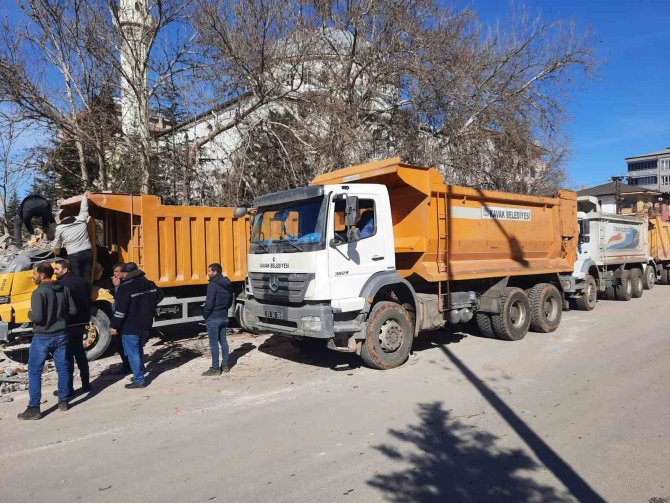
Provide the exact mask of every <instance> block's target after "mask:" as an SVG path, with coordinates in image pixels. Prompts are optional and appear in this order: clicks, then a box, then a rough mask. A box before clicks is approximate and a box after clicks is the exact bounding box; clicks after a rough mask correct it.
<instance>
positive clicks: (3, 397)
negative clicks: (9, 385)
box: [0, 395, 14, 403]
mask: <svg viewBox="0 0 670 503" xmlns="http://www.w3.org/2000/svg"><path fill="white" fill-rule="evenodd" d="M13 401H14V399H13V398H12V397H11V396H9V395H0V403H7V402H13Z"/></svg>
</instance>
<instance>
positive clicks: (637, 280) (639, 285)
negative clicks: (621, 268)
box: [629, 269, 644, 299]
mask: <svg viewBox="0 0 670 503" xmlns="http://www.w3.org/2000/svg"><path fill="white" fill-rule="evenodd" d="M629 276H630V282H631V286H632V289H633V290H632V292H631V296H632V297H633V298H634V299H639V298H640V297H642V294H643V293H644V284H643V282H642V271H641V270H640V269H631V270H630V271H629Z"/></svg>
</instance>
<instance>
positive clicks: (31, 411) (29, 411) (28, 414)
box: [16, 406, 42, 421]
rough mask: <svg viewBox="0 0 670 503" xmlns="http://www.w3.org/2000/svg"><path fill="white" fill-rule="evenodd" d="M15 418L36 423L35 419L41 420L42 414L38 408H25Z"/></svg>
mask: <svg viewBox="0 0 670 503" xmlns="http://www.w3.org/2000/svg"><path fill="white" fill-rule="evenodd" d="M16 417H18V418H19V419H23V420H24V421H36V420H37V419H42V413H41V412H40V408H39V407H30V406H29V407H27V408H26V410H25V411H23V412H21V414H18V415H17V416H16Z"/></svg>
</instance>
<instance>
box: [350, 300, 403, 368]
mask: <svg viewBox="0 0 670 503" xmlns="http://www.w3.org/2000/svg"><path fill="white" fill-rule="evenodd" d="M413 338H414V330H413V327H412V322H411V320H410V317H409V314H407V311H405V310H404V309H403V308H402V306H399V305H398V304H396V303H395V302H379V303H377V304H376V305H375V306H374V307H373V308H372V312H371V313H370V317H369V318H368V324H367V328H366V331H365V340H364V341H363V347H362V348H361V358H363V361H364V362H365V363H366V365H368V366H370V367H372V368H375V369H381V370H385V369H392V368H395V367H399V366H400V365H402V364H403V363H405V361H406V360H407V357H408V356H409V352H410V350H411V349H412V340H413Z"/></svg>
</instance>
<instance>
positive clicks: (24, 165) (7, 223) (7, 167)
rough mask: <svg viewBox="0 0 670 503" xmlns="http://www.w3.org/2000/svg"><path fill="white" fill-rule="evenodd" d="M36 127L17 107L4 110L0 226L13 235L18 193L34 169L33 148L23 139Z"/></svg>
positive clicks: (0, 120)
mask: <svg viewBox="0 0 670 503" xmlns="http://www.w3.org/2000/svg"><path fill="white" fill-rule="evenodd" d="M32 127H33V124H32V123H31V122H30V121H27V120H25V118H23V117H21V115H20V114H17V113H16V112H15V111H13V110H4V111H3V112H2V113H0V210H1V211H2V218H0V225H2V229H3V232H4V234H9V235H11V234H12V229H13V227H12V218H13V217H14V216H16V214H15V212H16V211H17V208H16V205H17V203H18V197H17V194H18V191H19V189H20V187H21V185H22V184H24V183H25V182H26V180H27V179H29V178H30V173H31V171H32V170H33V168H34V166H33V165H32V163H31V157H32V153H31V150H30V149H29V148H27V147H25V146H24V145H23V141H25V140H27V137H28V136H29V135H30V134H31V133H33V134H34V130H32ZM12 203H13V204H12Z"/></svg>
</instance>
